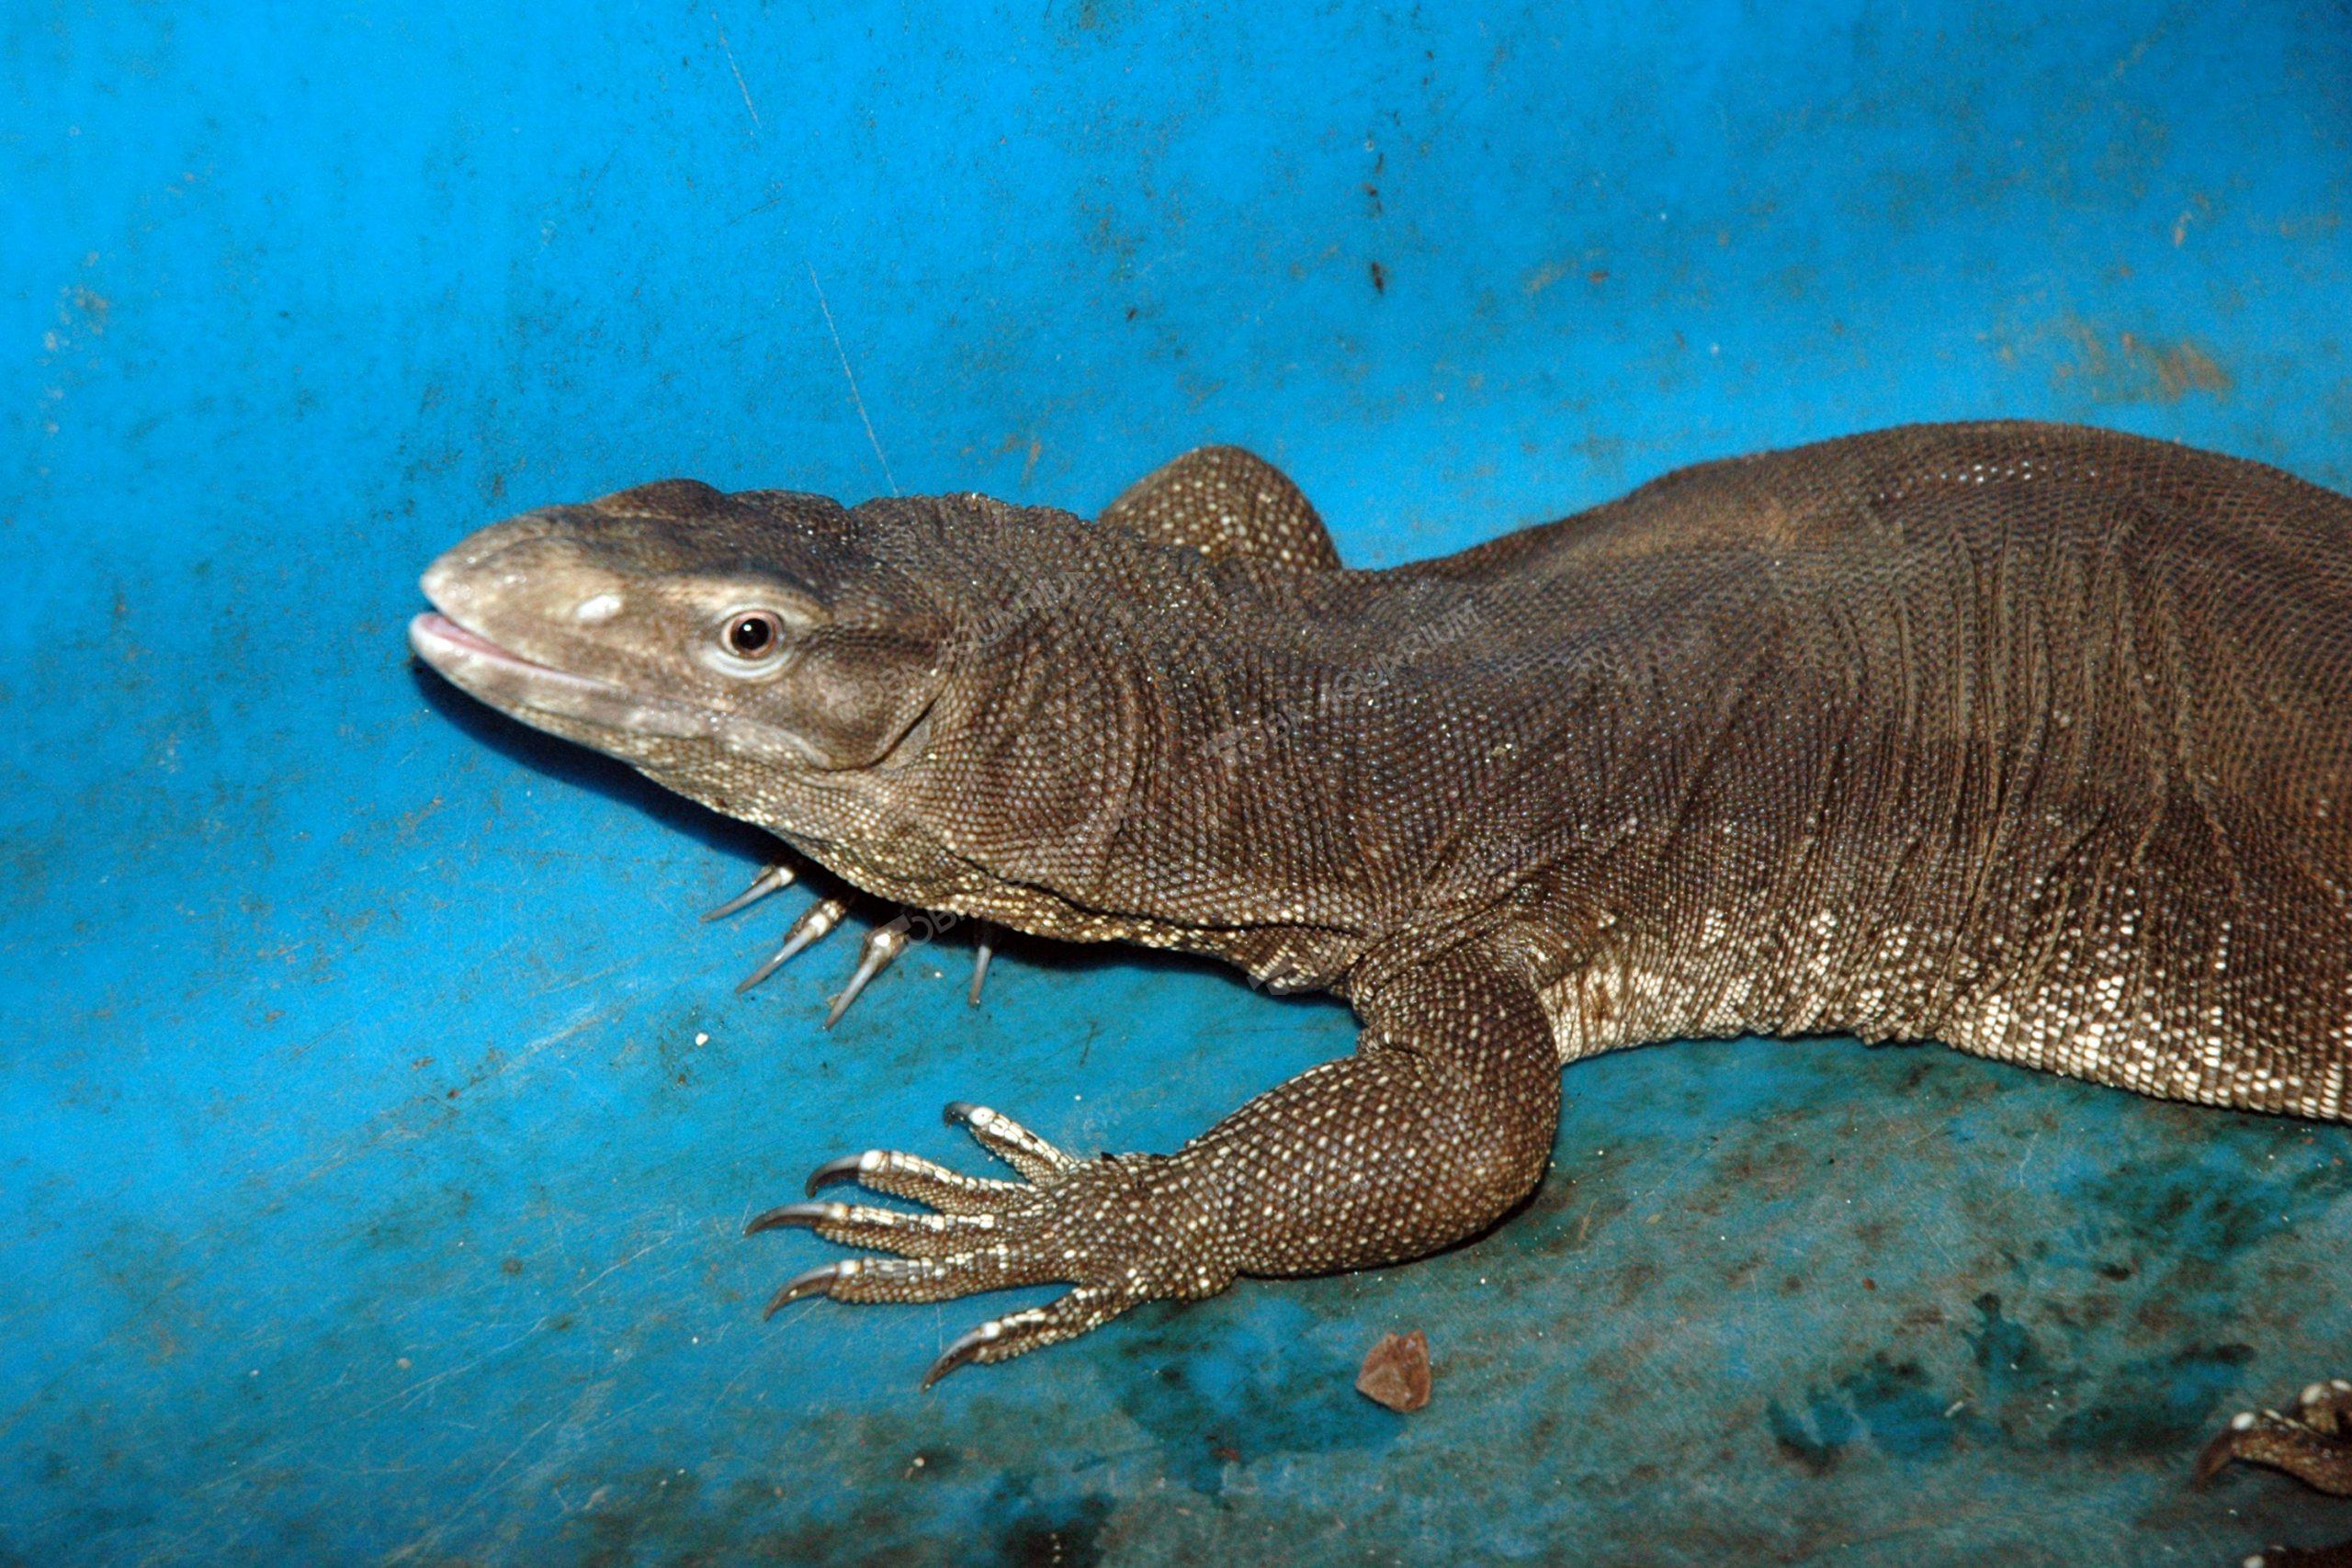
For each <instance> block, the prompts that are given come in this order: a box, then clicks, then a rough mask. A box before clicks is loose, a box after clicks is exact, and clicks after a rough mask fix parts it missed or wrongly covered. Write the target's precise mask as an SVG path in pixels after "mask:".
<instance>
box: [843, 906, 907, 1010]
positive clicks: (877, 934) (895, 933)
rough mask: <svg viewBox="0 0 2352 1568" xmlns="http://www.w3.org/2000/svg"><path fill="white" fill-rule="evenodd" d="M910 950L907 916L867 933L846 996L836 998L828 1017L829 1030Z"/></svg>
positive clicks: (846, 987)
mask: <svg viewBox="0 0 2352 1568" xmlns="http://www.w3.org/2000/svg"><path fill="white" fill-rule="evenodd" d="M906 950H907V918H906V917H905V916H904V915H901V916H899V918H898V919H895V920H892V921H891V922H890V923H889V924H888V925H887V926H876V927H875V928H874V929H873V930H872V931H868V932H866V933H865V950H864V951H863V952H861V953H859V954H858V959H857V970H856V973H854V974H853V975H852V976H850V977H849V984H848V985H846V986H844V987H842V994H841V995H840V996H838V997H835V998H833V1005H832V1008H831V1010H829V1011H828V1012H827V1013H826V1014H825V1027H826V1028H827V1029H831V1027H832V1026H833V1025H834V1024H836V1023H839V1022H840V1021H841V1019H842V1014H843V1013H845V1012H847V1011H849V1004H850V1003H852V1002H854V1001H855V1000H857V995H858V993H859V992H860V991H863V990H865V987H866V983H867V982H868V981H870V980H872V979H873V978H874V976H876V975H879V974H880V973H882V971H883V970H885V969H887V968H888V967H889V966H890V964H891V963H892V962H893V961H894V960H896V959H897V958H898V956H899V954H900V953H904V952H906Z"/></svg>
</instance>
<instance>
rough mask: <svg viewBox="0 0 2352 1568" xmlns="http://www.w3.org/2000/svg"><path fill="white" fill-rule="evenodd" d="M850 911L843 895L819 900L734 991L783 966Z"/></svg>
mask: <svg viewBox="0 0 2352 1568" xmlns="http://www.w3.org/2000/svg"><path fill="white" fill-rule="evenodd" d="M848 913H849V903H848V901H847V900H846V899H842V898H823V899H820V900H818V901H817V902H816V903H814V904H811V905H809V907H808V908H806V909H803V910H801V911H800V918H799V919H797V920H795V921H793V922H792V929H791V930H790V931H786V932H785V933H784V945H783V946H782V947H779V948H777V949H776V950H775V952H774V953H770V954H768V956H767V957H766V958H765V959H764V960H763V961H762V963H761V964H760V966H759V967H758V968H757V969H754V970H752V972H751V973H750V974H749V975H746V976H743V978H742V981H741V984H739V985H738V986H737V987H735V994H736V995H737V996H739V997H740V996H741V995H742V994H743V993H744V992H746V991H748V990H750V989H751V988H752V987H754V986H756V985H758V984H759V983H760V982H761V981H763V980H764V979H766V978H767V977H768V976H771V975H773V974H775V972H776V971H777V970H778V969H781V968H783V967H784V964H785V961H786V959H788V958H790V957H791V956H792V955H793V954H794V953H798V952H799V951H800V950H801V949H802V948H805V947H807V946H808V945H809V943H810V942H815V941H816V940H817V939H818V938H819V937H821V936H823V935H824V934H825V933H826V932H827V931H831V930H832V929H833V928H834V927H835V926H837V925H840V924H841V923H842V916H843V915H846V914H848Z"/></svg>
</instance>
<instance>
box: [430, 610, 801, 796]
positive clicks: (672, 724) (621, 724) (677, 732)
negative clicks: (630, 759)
mask: <svg viewBox="0 0 2352 1568" xmlns="http://www.w3.org/2000/svg"><path fill="white" fill-rule="evenodd" d="M408 645H409V648H410V649H412V650H413V652H414V653H415V654H416V656H417V657H418V658H419V659H422V660H424V662H425V663H427V664H430V665H431V666H433V668H434V669H435V671H439V672H440V674H441V675H442V676H443V677H444V678H446V679H447V681H448V682H450V683H451V684H453V685H455V686H456V687H458V690H460V691H462V692H465V693H466V694H469V695H470V696H474V697H478V698H480V699H481V701H482V702H485V703H487V704H489V705H491V706H492V707H494V708H496V709H497V710H498V711H499V712H501V713H503V714H505V715H507V716H509V717H512V718H515V719H519V720H521V721H522V722H523V723H525V724H528V725H531V726H533V727H534V728H539V729H547V730H550V731H552V732H553V733H555V734H558V735H562V736H565V737H566V738H567V739H575V740H586V741H587V743H588V744H590V745H593V746H594V747H596V748H597V749H598V750H604V751H609V752H612V753H614V754H615V755H620V756H626V755H628V752H629V751H630V750H632V748H631V747H630V746H629V745H628V741H629V740H632V739H636V740H642V739H669V740H706V741H710V742H712V743H714V744H717V745H719V746H723V747H726V748H728V749H729V750H735V751H739V752H745V753H750V754H755V755H759V756H763V757H764V758H766V759H767V760H769V761H774V762H777V763H782V764H786V765H793V764H797V765H802V766H809V765H815V764H817V763H819V762H820V757H819V755H818V753H817V750H816V749H815V748H814V747H813V746H811V745H809V742H808V741H806V740H804V739H802V738H800V737H799V736H797V735H795V734H792V733H791V732H790V731H788V730H784V729H779V728H775V726H773V725H765V724H759V723H756V722H753V721H752V720H748V719H744V718H741V717H739V716H729V715H727V714H722V713H719V712H718V711H716V710H714V709H711V708H706V707H698V706H696V705H694V704H692V703H684V702H679V701H678V700H676V699H675V698H672V697H663V696H656V695H653V694H648V693H640V692H634V691H631V690H630V689H629V688H628V687H627V686H623V685H619V684H617V683H616V682H611V681H600V680H598V679H596V678H595V677H594V676H592V675H578V674H574V673H573V672H571V671H569V670H560V669H557V668H556V667H555V666H553V665H551V664H541V663H539V662H538V661H537V660H531V659H526V658H525V657H524V656H523V655H521V654H519V653H516V652H515V650H514V649H510V648H506V647H504V646H503V645H502V644H500V643H497V642H494V641H492V639H491V638H489V637H484V636H483V635H482V634H481V633H480V632H478V631H476V630H474V629H473V628H472V627H470V626H466V625H464V624H462V623H461V622H459V621H458V620H457V619H455V618H454V617H452V616H450V615H446V614H444V613H442V612H440V611H437V610H428V611H426V612H425V613H424V614H423V615H418V616H416V617H415V618H414V619H413V620H411V621H410V622H409V624H408ZM573 727H585V728H589V729H592V730H594V731H597V732H599V734H598V736H597V737H594V738H592V737H589V736H583V735H581V734H580V733H578V732H577V730H576V729H575V728H573ZM604 737H611V738H613V739H610V740H607V739H604Z"/></svg>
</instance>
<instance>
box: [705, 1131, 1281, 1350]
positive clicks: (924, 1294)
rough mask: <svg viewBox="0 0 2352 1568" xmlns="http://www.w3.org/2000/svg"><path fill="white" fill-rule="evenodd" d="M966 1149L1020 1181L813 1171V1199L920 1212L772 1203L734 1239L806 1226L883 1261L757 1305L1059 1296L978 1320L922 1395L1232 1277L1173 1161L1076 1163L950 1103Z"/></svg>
mask: <svg viewBox="0 0 2352 1568" xmlns="http://www.w3.org/2000/svg"><path fill="white" fill-rule="evenodd" d="M947 1120H948V1121H949V1122H962V1123H963V1124H964V1125H965V1126H966V1127H967V1128H968V1129H969V1130H970V1131H971V1134H972V1136H973V1137H974V1138H975V1139H977V1140H978V1143H979V1145H980V1146H981V1147H982V1148H984V1149H986V1150H988V1151H989V1153H990V1154H992V1155H994V1156H997V1157H998V1158H1000V1159H1001V1160H1003V1161H1004V1162H1005V1163H1006V1164H1007V1165H1010V1166H1011V1167H1012V1168H1013V1169H1014V1170H1016V1171H1018V1172H1019V1173H1020V1174H1021V1176H1022V1177H1023V1179H1022V1180H1019V1181H1003V1180H990V1179H983V1178H979V1177H971V1176H966V1175H963V1174H962V1173H960V1172H958V1171H954V1170H950V1169H948V1168H946V1167H944V1166H942V1165H938V1164H935V1163H933V1161H931V1160H927V1159H924V1158H922V1156H917V1155H909V1154H900V1153H898V1152H897V1151H895V1150H888V1149H871V1150H868V1151H867V1152H865V1154H862V1155H852V1156H847V1157H846V1158H842V1159H837V1160H834V1161H832V1162H831V1163H830V1164H827V1165H824V1166H821V1167H820V1168H818V1169H817V1171H816V1173H815V1174H813V1175H812V1176H810V1177H809V1194H810V1195H811V1196H812V1197H813V1196H814V1195H815V1194H816V1193H817V1192H818V1191H819V1190H820V1189H822V1188H825V1187H828V1186H830V1185H831V1184H833V1183H835V1182H840V1181H854V1182H855V1183H856V1184H857V1185H859V1186H860V1187H863V1188H865V1189H867V1190H870V1191H875V1192H882V1193H887V1194H888V1195H890V1196H892V1197H897V1198H905V1199H910V1200H912V1201H915V1202H919V1203H922V1204H926V1205H928V1207H929V1209H930V1210H931V1212H930V1213H908V1212H906V1211H904V1210H899V1209H885V1208H878V1207H872V1206H868V1205H865V1204H858V1203H835V1202H807V1203H786V1204H785V1205H783V1206H782V1207H780V1208H775V1209H770V1210H769V1211H768V1212H767V1213H763V1214H761V1215H759V1216H757V1217H756V1218H754V1219H753V1220H752V1222H751V1224H748V1225H746V1226H745V1227H744V1232H745V1234H746V1235H750V1234H752V1233H753V1232H758V1231H764V1230H775V1229H778V1228H781V1227H784V1226H790V1225H797V1226H804V1227H806V1228H808V1229H809V1230H813V1231H815V1232H816V1233H817V1234H818V1235H820V1236H822V1237H824V1238H825V1239H826V1240H828V1241H832V1242H839V1243H841V1244H842V1245H843V1246H848V1247H872V1248H875V1249H876V1250H878V1251H883V1252H891V1253H896V1254H898V1255H899V1256H897V1257H895V1258H846V1259H844V1260H842V1261H841V1262H838V1263H828V1264H825V1265H823V1266H821V1267H820V1268H816V1269H810V1270H809V1271H808V1272H807V1273H805V1274H802V1275H800V1276H798V1277H797V1278H796V1279H794V1280H790V1281H788V1282H787V1283H786V1285H785V1286H784V1288H783V1289H782V1290H780V1291H778V1292H776V1293H775V1299H774V1300H772V1301H771V1302H769V1303H768V1312H769V1314H775V1312H776V1311H777V1310H778V1309H780V1308H781V1307H783V1306H784V1305H785V1304H786V1303H788V1302H795V1301H798V1300H800V1299H802V1298H803V1297H807V1296H816V1295H824V1296H830V1297H831V1298H832V1299H833V1300H835V1301H837V1302H942V1301H952V1300H954V1299H956V1297H959V1296H967V1295H972V1294H975V1293H977V1292H982V1291H997V1290H1004V1289H1007V1288H1009V1287H1012V1286H1015V1285H1035V1284H1043V1283H1046V1282H1048V1281H1056V1280H1059V1281H1067V1282H1069V1283H1070V1284H1071V1285H1072V1286H1073V1289H1071V1290H1070V1292H1069V1293H1068V1294H1066V1295H1064V1296H1062V1297H1060V1298H1059V1299H1057V1300H1056V1301H1052V1302H1049V1303H1046V1305H1044V1306H1041V1307H1033V1308H1030V1309H1028V1310H1027V1311H1023V1312H1016V1313H1012V1314H1007V1315H1006V1316H1003V1317H998V1318H991V1319H989V1321H988V1322H986V1323H983V1324H981V1325H979V1326H978V1328H975V1329H973V1330H972V1331H971V1332H970V1333H968V1334H967V1335H965V1336H964V1337H962V1338H960V1339H957V1340H956V1342H955V1343H954V1344H952V1345H950V1346H949V1347H948V1348H947V1349H946V1351H945V1352H944V1354H942V1355H941V1356H940V1358H939V1359H938V1360H936V1361H934V1362H933V1363H932V1367H931V1370H930V1371H928V1372H926V1373H925V1374H924V1375H923V1380H922V1386H923V1387H925V1388H929V1387H930V1386H931V1385H932V1384H933V1383H935V1382H938V1381H939V1380H940V1379H941V1378H944V1377H945V1376H946V1375H947V1374H948V1373H949V1372H952V1371H956V1368H958V1367H961V1366H965V1365H967V1364H968V1363H970V1362H974V1361H978V1362H989V1361H1003V1360H1009V1359H1012V1357H1014V1356H1020V1355H1024V1354H1026V1353H1027V1352H1029V1351H1031V1350H1035V1349H1040V1348H1044V1347H1046V1346H1047V1345H1051V1344H1055V1343H1057V1341H1060V1340H1063V1339H1069V1338H1072V1337H1076V1336H1078V1335H1080V1334H1083V1333H1085V1332H1086V1331H1087V1330H1089V1329H1091V1328H1094V1327H1097V1326H1099V1325H1103V1324H1104V1323H1107V1322H1109V1321H1110V1320H1111V1319H1112V1318H1114V1317H1116V1316H1117V1315H1118V1314H1121V1313H1123V1312H1125V1311H1126V1310H1127V1309H1128V1308H1129V1307H1131V1306H1134V1305H1136V1303H1140V1302H1147V1301H1154V1300H1161V1299H1183V1300H1191V1299H1197V1298H1199V1297H1203V1296H1210V1295H1215V1294H1216V1292H1219V1291H1221V1290H1223V1289H1224V1288H1225V1287H1226V1286H1227V1284H1228V1283H1230V1282H1231V1281H1232V1279H1233V1276H1234V1272H1235V1271H1234V1269H1233V1268H1232V1266H1231V1265H1230V1264H1229V1263H1228V1262H1227V1261H1226V1260H1225V1258H1223V1257H1222V1256H1221V1253H1222V1250H1223V1249H1222V1248H1221V1247H1219V1246H1218V1244H1217V1222H1218V1215H1219V1205H1217V1204H1216V1202H1215V1201H1213V1199H1212V1197H1211V1195H1210V1194H1208V1193H1206V1192H1204V1191H1203V1190H1202V1189H1203V1187H1204V1185H1206V1184H1204V1183H1202V1182H1199V1181H1196V1180H1194V1179H1193V1173H1192V1171H1191V1170H1190V1168H1188V1167H1186V1166H1184V1165H1183V1164H1182V1160H1181V1156H1180V1157H1179V1158H1174V1159H1171V1158H1164V1157H1161V1156H1152V1155H1134V1156H1125V1157H1118V1158H1104V1159H1098V1160H1083V1161H1081V1160H1079V1159H1075V1158H1073V1157H1072V1156H1069V1155H1067V1154H1064V1153H1063V1152H1062V1151H1061V1150H1059V1149H1057V1148H1056V1147H1055V1146H1054V1145H1051V1144H1049V1143H1047V1142H1046V1140H1045V1139H1043V1138H1041V1137H1039V1136H1038V1135H1037V1134H1035V1133H1032V1132H1031V1131H1029V1129H1027V1128H1026V1127H1023V1126H1022V1125H1021V1124H1020V1123H1019V1122H1015V1121H1013V1120H1012V1118H1011V1117H1009V1116H1004V1115H1001V1114H999V1113H998V1112H996V1111H990V1110H989V1109H988V1108H987V1107H986V1106H979V1105H969V1104H966V1103H964V1102H962V1101H960V1100H959V1101H957V1102H956V1103H955V1104H952V1105H950V1106H948V1108H947Z"/></svg>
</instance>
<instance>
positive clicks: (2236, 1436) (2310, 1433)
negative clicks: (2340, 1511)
mask: <svg viewBox="0 0 2352 1568" xmlns="http://www.w3.org/2000/svg"><path fill="white" fill-rule="evenodd" d="M2240 1460H2242V1461H2245V1462H2247V1463H2249V1464H2260V1465H2267V1466H2269V1467H2270V1468H2271V1469H2273V1470H2279V1471H2284V1472H2286V1473H2288V1474H2289V1475H2291V1476H2293V1477H2295V1478H2296V1479H2297V1480H2299V1481H2301V1482H2303V1483H2306V1484H2307V1485H2311V1486H2314V1487H2317V1488H2318V1489H2319V1490H2320V1491H2322V1492H2326V1493H2330V1494H2333V1495H2335V1496H2339V1497H2352V1382H2346V1380H2344V1379H2341V1378H2337V1379H2335V1380H2333V1381H2331V1382H2315V1383H2312V1385H2311V1386H2310V1387H2308V1388H2306V1389H2304V1390H2303V1392H2302V1395H2301V1398H2300V1399H2298V1400H2297V1401H2296V1404H2295V1409H2294V1411H2293V1413H2292V1414H2281V1413H2280V1412H2278V1411H2276V1410H2245V1411H2241V1412H2239V1413H2238V1414H2237V1415H2236V1416H2232V1417H2231V1418H2230V1423H2229V1425H2228V1426H2227V1427H2223V1428H2222V1431H2221V1432H2219V1433H2218V1434H2216V1435H2215V1437H2214V1438H2213V1440H2212V1441H2211V1442H2209V1443H2207V1444H2206V1445H2205V1447H2204V1450H2202V1451H2201V1452H2200V1453H2199V1454H2198V1456H2197V1466H2196V1479H2197V1481H2198V1483H2199V1484H2202V1483H2205V1482H2207V1481H2210V1480H2211V1479H2212V1478H2213V1477H2214V1476H2215V1475H2217V1474H2219V1473H2220V1472H2221V1471H2222V1469H2223V1468H2224V1467H2225V1466H2227V1465H2228V1464H2230V1463H2231V1462H2232V1461H2240Z"/></svg>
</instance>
